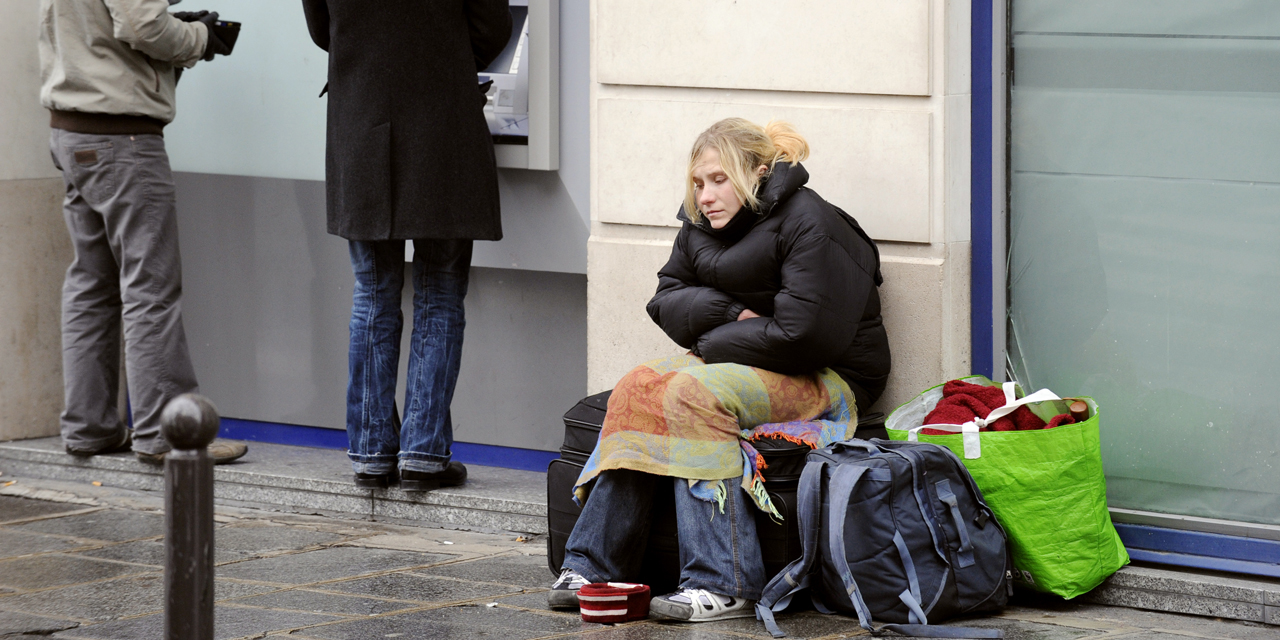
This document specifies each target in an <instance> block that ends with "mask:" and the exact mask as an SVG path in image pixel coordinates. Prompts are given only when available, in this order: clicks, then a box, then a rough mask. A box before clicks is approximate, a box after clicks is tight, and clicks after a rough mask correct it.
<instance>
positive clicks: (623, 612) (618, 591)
mask: <svg viewBox="0 0 1280 640" xmlns="http://www.w3.org/2000/svg"><path fill="white" fill-rule="evenodd" d="M578 610H579V611H581V612H582V620H583V621H584V622H601V623H611V622H630V621H631V620H640V619H643V618H645V617H648V615H649V585H646V584H632V583H630V582H593V583H591V584H585V585H582V588H581V589H578Z"/></svg>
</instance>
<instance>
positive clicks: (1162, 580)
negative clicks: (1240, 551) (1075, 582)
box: [1083, 566, 1280, 625]
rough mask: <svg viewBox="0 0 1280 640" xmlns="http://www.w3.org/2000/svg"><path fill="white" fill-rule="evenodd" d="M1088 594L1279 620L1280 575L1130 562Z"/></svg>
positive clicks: (1109, 600) (1176, 609)
mask: <svg viewBox="0 0 1280 640" xmlns="http://www.w3.org/2000/svg"><path fill="white" fill-rule="evenodd" d="M1083 598H1084V599H1085V600H1087V601H1089V602H1096V603H1098V604H1105V605H1111V606H1119V607H1129V608H1132V609H1147V610H1152V611H1169V612H1172V613H1186V614H1191V615H1198V616H1209V617H1213V618H1226V619H1230V620H1245V621H1248V622H1260V623H1264V624H1270V625H1280V580H1271V579H1268V578H1253V577H1243V576H1233V575H1227V574H1221V573H1212V572H1200V571H1195V570H1191V569H1182V568H1178V569H1167V568H1159V567H1154V566H1128V567H1125V568H1123V569H1121V570H1120V571H1118V572H1116V573H1115V574H1114V575H1112V576H1111V577H1110V578H1108V579H1107V581H1106V582H1104V583H1102V585H1101V586H1099V587H1098V588H1097V589H1094V590H1093V591H1090V592H1089V593H1088V594H1086V595H1084V596H1083Z"/></svg>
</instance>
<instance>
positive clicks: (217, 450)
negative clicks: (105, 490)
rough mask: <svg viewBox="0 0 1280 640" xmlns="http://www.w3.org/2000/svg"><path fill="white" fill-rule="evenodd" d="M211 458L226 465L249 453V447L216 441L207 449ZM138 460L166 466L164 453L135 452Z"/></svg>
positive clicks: (229, 441) (239, 443)
mask: <svg viewBox="0 0 1280 640" xmlns="http://www.w3.org/2000/svg"><path fill="white" fill-rule="evenodd" d="M206 450H207V451H208V452H209V457H210V458H213V463H214V464H226V463H228V462H231V461H232V460H237V459H239V458H241V457H243V456H244V454H246V453H248V452H249V445H247V444H245V443H243V442H236V441H234V440H214V441H213V442H212V443H210V444H209V448H208V449H206ZM134 453H135V454H137V456H138V460H140V461H142V462H146V463H147V464H164V455H165V454H163V453H143V452H141V451H135V452H134Z"/></svg>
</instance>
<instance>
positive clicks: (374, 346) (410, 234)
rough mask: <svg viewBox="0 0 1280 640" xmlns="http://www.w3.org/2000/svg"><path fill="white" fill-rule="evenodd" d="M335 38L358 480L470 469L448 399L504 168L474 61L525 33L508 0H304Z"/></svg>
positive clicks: (310, 20) (333, 131)
mask: <svg viewBox="0 0 1280 640" xmlns="http://www.w3.org/2000/svg"><path fill="white" fill-rule="evenodd" d="M302 6H303V10H304V12H305V14H306V19H307V26H308V28H309V29H310V32H311V39H312V40H314V41H315V43H316V45H317V46H319V47H320V48H321V49H324V50H325V51H328V52H329V83H328V85H327V86H326V90H327V92H328V94H329V105H328V133H327V144H326V150H325V182H326V189H327V209H328V230H329V233H332V234H334V235H338V236H341V237H343V238H346V239H347V240H348V241H349V245H350V252H351V263H352V267H353V268H354V271H355V287H354V301H353V305H352V315H351V346H350V354H349V360H350V378H349V383H348V387H347V433H348V436H349V441H350V449H349V451H348V455H349V456H350V458H351V461H352V465H353V468H354V470H355V478H356V484H357V485H360V486H368V487H385V486H387V484H388V483H389V482H391V481H394V480H395V479H396V477H397V462H398V467H399V474H398V475H399V478H400V480H401V487H402V488H403V489H405V490H409V491H414V490H417V491H422V490H428V489H431V488H435V487H437V486H441V485H456V484H461V483H462V482H463V481H465V479H466V468H465V467H463V466H462V464H460V463H458V462H454V461H452V460H451V459H450V457H451V452H450V447H451V445H452V444H453V430H452V424H451V421H450V416H449V404H450V402H451V401H452V399H453V391H454V387H455V385H456V383H457V377H458V367H459V365H460V362H461V350H462V333H463V327H464V325H465V319H464V316H463V298H464V297H465V296H466V291H467V281H468V273H469V269H470V264H471V249H472V241H473V240H500V239H501V238H502V226H501V219H500V211H499V206H498V183H497V170H496V163H495V160H494V154H493V142H492V137H491V136H490V134H489V128H488V125H487V123H486V122H485V117H484V104H485V96H484V94H483V92H481V91H480V90H479V88H478V87H479V85H478V78H477V75H476V72H477V71H479V70H482V69H484V68H485V67H487V66H488V65H489V63H491V62H492V61H493V60H494V59H495V58H497V56H498V55H499V54H500V53H501V52H502V49H503V47H505V46H506V43H507V41H508V40H509V39H510V37H511V28H512V24H511V13H510V10H509V8H508V5H507V1H506V0H431V1H430V2H417V1H414V2H410V1H408V0H386V1H384V2H375V3H370V2H358V1H356V0H302ZM405 240H413V242H414V256H413V284H414V292H415V295H414V313H413V335H412V338H411V341H410V348H411V350H410V354H409V380H408V381H407V392H406V398H405V404H404V407H405V412H404V420H403V424H402V423H401V420H400V416H399V412H398V410H397V407H396V403H395V388H396V373H397V367H398V365H397V363H398V361H399V356H400V353H399V350H400V333H401V330H402V328H403V319H402V317H401V312H400V290H401V288H402V286H403V282H404V273H405V267H404V262H405Z"/></svg>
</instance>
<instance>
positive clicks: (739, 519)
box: [563, 469, 767, 600]
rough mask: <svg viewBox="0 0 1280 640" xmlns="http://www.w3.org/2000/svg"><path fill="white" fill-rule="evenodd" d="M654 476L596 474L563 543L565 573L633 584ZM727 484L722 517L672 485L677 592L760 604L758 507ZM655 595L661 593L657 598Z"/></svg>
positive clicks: (685, 487) (685, 486)
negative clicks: (684, 590)
mask: <svg viewBox="0 0 1280 640" xmlns="http://www.w3.org/2000/svg"><path fill="white" fill-rule="evenodd" d="M657 479H658V476H655V475H652V474H648V473H643V472H641V471H631V470H626V469H612V470H609V471H604V472H601V473H600V475H599V476H598V477H597V478H596V484H595V488H593V489H592V490H591V494H590V495H589V496H587V504H586V506H584V507H583V509H582V515H581V516H579V517H578V523H577V524H575V525H574V527H573V533H571V534H569V540H568V542H567V543H565V554H564V567H563V568H565V569H573V570H574V571H577V572H578V573H580V574H582V577H584V578H586V579H587V580H589V581H591V582H608V581H610V580H626V579H632V578H633V577H634V576H636V575H638V574H639V573H640V562H641V561H642V560H643V559H644V549H645V545H646V544H647V543H648V539H649V520H650V518H649V512H650V508H651V507H652V505H653V490H654V485H655V484H657V483H656V481H657ZM740 480H741V478H730V479H728V480H725V485H726V488H727V489H728V492H727V493H728V494H729V495H728V497H727V498H725V501H724V513H720V508H719V507H718V506H717V505H716V504H715V503H714V502H706V501H704V500H700V499H698V498H695V497H694V495H693V494H692V493H691V492H690V491H689V483H688V482H687V481H685V480H681V479H678V478H677V479H676V481H675V482H673V483H671V484H673V485H674V486H675V500H676V527H677V528H678V530H679V532H680V586H681V587H682V588H689V589H706V590H708V591H710V592H712V593H718V594H720V595H725V596H735V597H738V598H746V599H747V600H759V599H760V592H761V591H763V590H764V585H765V582H766V579H767V576H765V574H764V559H763V558H762V557H761V555H760V540H759V539H758V538H757V537H756V519H755V513H754V512H753V511H752V510H753V509H755V508H756V507H755V505H754V504H752V502H751V501H750V500H749V499H748V498H747V494H746V492H745V491H743V490H742V487H741V486H739V481H740ZM654 595H659V594H654Z"/></svg>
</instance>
